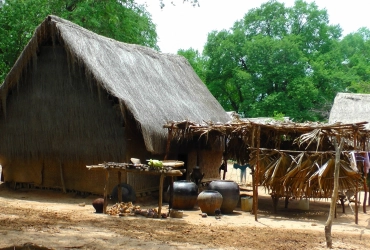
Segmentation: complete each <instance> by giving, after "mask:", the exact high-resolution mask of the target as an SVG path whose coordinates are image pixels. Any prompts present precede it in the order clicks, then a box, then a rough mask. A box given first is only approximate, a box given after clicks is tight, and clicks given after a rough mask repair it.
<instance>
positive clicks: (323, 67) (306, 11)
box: [204, 0, 349, 121]
mask: <svg viewBox="0 0 370 250" xmlns="http://www.w3.org/2000/svg"><path fill="white" fill-rule="evenodd" d="M340 36H341V28H340V27H339V26H338V25H329V20H328V15H327V12H326V10H319V9H318V7H317V5H316V4H315V3H310V4H308V3H305V2H304V1H302V0H297V1H296V2H295V4H294V6H293V7H290V8H288V7H285V5H284V4H283V3H279V2H277V1H275V0H271V1H269V2H267V3H265V4H262V5H261V7H260V8H255V9H252V10H250V11H249V12H248V13H247V14H246V15H245V16H244V18H243V19H242V20H239V21H237V22H235V24H234V26H233V27H232V29H230V30H222V31H219V32H217V31H214V32H211V33H210V34H209V35H208V39H207V43H206V46H205V48H204V56H205V58H206V68H207V73H206V84H207V86H208V88H209V89H210V91H211V92H212V93H213V95H214V96H215V97H216V98H217V99H218V100H219V102H220V103H221V105H222V106H223V107H224V108H225V109H226V110H234V111H237V112H239V113H241V114H244V115H245V116H247V117H256V116H269V117H272V116H273V114H274V113H276V112H277V113H281V114H284V115H287V116H289V117H291V118H294V119H295V120H296V121H303V120H323V119H325V118H326V116H327V115H328V114H329V110H330V107H331V106H330V105H328V103H331V102H332V100H333V99H334V97H335V94H336V91H337V90H338V89H343V88H345V87H347V86H348V85H349V81H348V79H347V78H346V77H345V74H344V71H343V70H344V66H343V64H342V61H343V60H342V57H341V56H340V49H339V45H338V43H339V38H340ZM338 80H339V83H338Z"/></svg>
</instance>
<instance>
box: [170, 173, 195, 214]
mask: <svg viewBox="0 0 370 250" xmlns="http://www.w3.org/2000/svg"><path fill="white" fill-rule="evenodd" d="M197 197H198V186H197V185H196V184H195V183H194V182H191V181H187V180H180V181H175V182H174V183H173V197H172V198H173V199H172V208H174V209H183V210H190V209H193V208H194V206H195V204H196V203H197Z"/></svg>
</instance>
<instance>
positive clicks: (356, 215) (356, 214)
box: [355, 183, 358, 225]
mask: <svg viewBox="0 0 370 250" xmlns="http://www.w3.org/2000/svg"><path fill="white" fill-rule="evenodd" d="M355 224H356V225H358V183H356V193H355Z"/></svg>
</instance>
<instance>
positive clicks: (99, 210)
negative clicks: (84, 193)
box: [92, 198, 104, 213]
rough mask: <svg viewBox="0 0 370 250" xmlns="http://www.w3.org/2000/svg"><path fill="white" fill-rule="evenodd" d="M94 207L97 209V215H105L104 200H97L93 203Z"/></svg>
mask: <svg viewBox="0 0 370 250" xmlns="http://www.w3.org/2000/svg"><path fill="white" fill-rule="evenodd" d="M92 206H93V207H94V208H95V212H96V213H103V209H104V199H103V198H97V199H95V200H94V201H93V202H92Z"/></svg>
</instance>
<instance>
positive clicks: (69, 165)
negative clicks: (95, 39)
mask: <svg viewBox="0 0 370 250" xmlns="http://www.w3.org/2000/svg"><path fill="white" fill-rule="evenodd" d="M68 63H69V62H68V60H67V57H66V55H65V51H64V50H63V48H62V47H58V46H54V47H51V46H50V47H48V46H44V47H41V51H40V54H39V55H38V61H37V65H33V66H30V67H29V68H28V72H27V73H25V74H24V76H23V77H22V80H21V81H20V82H19V83H18V85H17V87H16V89H13V90H11V93H9V95H8V98H7V99H8V101H7V116H6V117H4V116H1V117H0V130H1V131H2V133H3V135H4V136H3V138H2V139H1V140H0V152H1V155H2V156H1V157H0V158H1V159H2V161H3V162H2V163H0V164H2V165H3V167H4V177H5V181H7V182H29V183H35V184H37V185H42V186H45V187H62V186H63V183H62V178H61V176H62V175H63V177H64V185H65V187H66V188H67V189H71V190H79V191H88V192H93V193H102V192H103V186H104V180H105V175H104V174H102V173H101V172H99V171H88V170H86V165H91V164H98V163H102V162H104V161H105V162H108V161H115V162H124V161H125V160H126V159H127V156H126V154H125V153H126V136H125V128H124V127H123V126H122V125H123V124H122V119H121V117H120V114H119V113H118V114H117V111H116V109H114V108H113V107H112V105H115V103H112V102H110V101H109V100H108V98H107V93H106V92H105V91H104V90H103V89H99V87H98V86H97V85H96V84H95V83H94V81H93V79H89V77H88V76H87V75H85V72H84V70H83V69H78V68H77V67H76V66H75V65H74V67H71V65H70V64H68ZM73 68H74V70H72V69H73ZM86 79H88V80H87V81H86ZM134 139H135V135H134V136H133V137H131V138H130V141H129V142H131V143H129V145H128V147H130V152H134V150H133V147H136V148H137V149H138V151H137V152H139V153H140V152H145V147H143V146H141V147H139V146H138V145H137V143H133V141H135V140H134ZM139 143H142V141H140V142H139ZM132 154H134V153H132ZM140 154H142V153H140ZM112 180H113V181H114V184H115V183H116V177H112ZM111 183H113V182H112V181H111ZM112 185H113V184H112Z"/></svg>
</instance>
